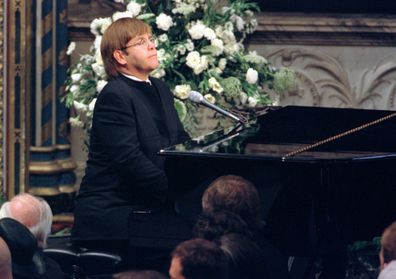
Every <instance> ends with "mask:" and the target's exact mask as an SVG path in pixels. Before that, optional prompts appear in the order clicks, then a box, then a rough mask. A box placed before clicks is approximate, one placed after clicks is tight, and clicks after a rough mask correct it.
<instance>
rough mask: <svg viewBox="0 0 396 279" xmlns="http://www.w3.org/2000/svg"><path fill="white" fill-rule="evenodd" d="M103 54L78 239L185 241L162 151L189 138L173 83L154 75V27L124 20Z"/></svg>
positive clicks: (79, 201) (78, 207)
mask: <svg viewBox="0 0 396 279" xmlns="http://www.w3.org/2000/svg"><path fill="white" fill-rule="evenodd" d="M100 49H101V55H102V58H103V63H104V66H105V70H106V73H107V75H108V84H107V85H106V86H105V87H104V89H103V90H102V92H101V93H100V95H99V97H98V99H97V102H96V105H95V109H94V115H93V121H92V130H91V134H90V145H89V154H88V162H87V168H86V172H85V176H84V178H83V180H82V183H81V186H80V190H79V193H78V195H77V197H76V200H75V212H74V216H75V223H74V228H73V232H72V237H73V239H74V240H78V241H80V243H81V242H82V243H84V245H86V246H90V245H91V246H99V247H100V246H103V245H104V243H106V242H109V241H110V243H111V246H113V242H118V241H121V242H124V241H128V240H129V241H130V240H131V238H133V237H136V238H137V239H138V240H139V241H137V242H139V243H142V241H140V240H142V239H146V240H149V239H150V238H151V237H153V238H156V237H158V238H160V237H161V234H162V235H165V238H167V239H168V237H169V236H171V238H175V239H177V241H178V240H179V239H182V240H184V239H187V238H189V235H188V236H185V235H183V233H184V232H186V233H187V232H188V229H187V227H184V223H182V222H181V221H180V220H179V219H178V218H177V216H176V214H173V212H172V210H171V209H168V208H167V194H168V182H167V177H166V175H165V173H164V169H163V168H164V157H159V156H157V152H158V151H159V150H160V149H162V148H164V147H167V146H170V145H174V144H176V143H179V142H182V141H185V140H187V139H188V138H189V136H188V134H187V133H186V132H185V131H184V129H183V126H182V124H181V122H180V120H179V118H178V115H177V112H176V110H175V108H174V106H173V95H172V93H171V91H170V90H169V88H168V86H167V85H166V84H165V83H164V82H162V81H160V80H159V79H156V78H153V77H150V76H149V74H150V72H152V71H153V70H154V69H156V68H157V67H158V65H159V63H158V59H157V50H156V45H155V38H154V37H153V35H152V32H151V29H150V27H149V25H147V24H146V23H144V22H143V21H141V20H138V19H135V18H133V19H132V18H122V19H119V20H117V21H115V22H113V23H112V24H111V25H110V26H109V27H108V29H107V30H106V31H105V33H104V35H103V38H102V41H101V46H100ZM176 228H177V231H176V232H174V231H168V229H169V230H172V229H173V230H176ZM183 228H185V230H183ZM129 243H131V242H129ZM172 247H173V243H172Z"/></svg>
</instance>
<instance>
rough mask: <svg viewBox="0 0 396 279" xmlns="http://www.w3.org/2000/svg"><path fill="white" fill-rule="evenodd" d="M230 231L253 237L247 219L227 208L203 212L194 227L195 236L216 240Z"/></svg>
mask: <svg viewBox="0 0 396 279" xmlns="http://www.w3.org/2000/svg"><path fill="white" fill-rule="evenodd" d="M229 233H237V234H240V235H244V236H246V237H248V238H250V239H253V236H252V233H251V232H250V231H249V228H248V226H247V224H246V223H245V221H243V220H242V218H241V217H239V216H238V215H236V214H234V213H232V212H230V211H226V210H220V211H215V212H210V213H202V214H201V215H199V216H198V218H197V221H196V222H195V224H194V227H193V234H194V236H195V237H198V238H204V239H207V240H214V239H216V238H219V237H221V236H222V235H224V234H229Z"/></svg>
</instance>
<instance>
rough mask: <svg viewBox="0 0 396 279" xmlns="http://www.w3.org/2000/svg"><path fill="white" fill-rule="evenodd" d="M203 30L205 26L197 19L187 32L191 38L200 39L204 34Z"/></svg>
mask: <svg viewBox="0 0 396 279" xmlns="http://www.w3.org/2000/svg"><path fill="white" fill-rule="evenodd" d="M205 30H206V26H205V25H204V24H203V23H202V22H201V21H197V22H196V23H195V24H194V25H193V26H191V28H190V29H188V33H189V34H190V36H191V38H192V39H193V40H200V39H202V37H203V36H204V32H205Z"/></svg>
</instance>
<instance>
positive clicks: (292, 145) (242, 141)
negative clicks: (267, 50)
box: [160, 106, 396, 162]
mask: <svg viewBox="0 0 396 279" xmlns="http://www.w3.org/2000/svg"><path fill="white" fill-rule="evenodd" d="M160 154H161V155H166V156H208V157H225V158H240V159H256V160H257V159H259V160H271V161H274V160H275V161H289V162H316V161H321V162H333V161H338V162H341V161H361V160H379V159H387V158H394V157H396V113H395V112H392V111H383V110H364V109H341V108H320V107H299V106H287V107H284V108H280V109H277V110H272V111H270V112H268V113H267V114H264V115H262V116H259V117H258V118H257V119H256V121H254V123H250V124H249V125H248V126H240V125H237V126H235V127H230V128H228V129H225V130H221V131H215V132H213V133H211V134H209V135H207V136H204V137H202V138H196V139H193V140H190V141H187V142H185V143H183V144H178V145H175V146H171V147H168V148H165V149H164V150H161V151H160Z"/></svg>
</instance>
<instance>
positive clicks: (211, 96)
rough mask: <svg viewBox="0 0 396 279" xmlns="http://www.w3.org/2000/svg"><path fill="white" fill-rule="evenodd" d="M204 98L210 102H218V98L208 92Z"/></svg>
mask: <svg viewBox="0 0 396 279" xmlns="http://www.w3.org/2000/svg"><path fill="white" fill-rule="evenodd" d="M204 98H205V99H206V100H207V101H208V102H209V103H211V104H214V103H215V102H216V98H215V97H213V95H212V94H206V95H205V96H204Z"/></svg>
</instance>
